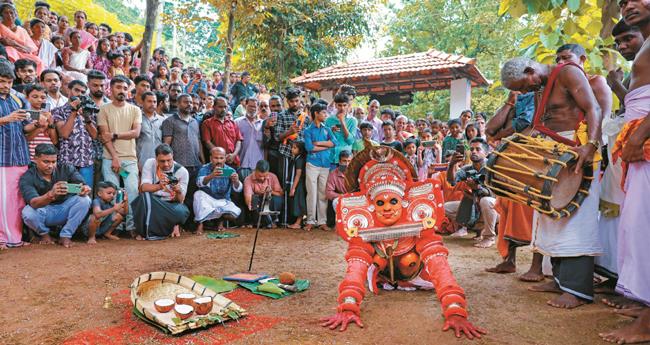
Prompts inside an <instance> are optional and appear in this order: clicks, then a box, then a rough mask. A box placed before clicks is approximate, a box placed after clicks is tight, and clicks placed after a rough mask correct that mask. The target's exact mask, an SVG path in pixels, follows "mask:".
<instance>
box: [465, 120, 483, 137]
mask: <svg viewBox="0 0 650 345" xmlns="http://www.w3.org/2000/svg"><path fill="white" fill-rule="evenodd" d="M479 135H480V132H479V129H478V126H476V124H475V123H474V122H470V123H468V124H467V127H465V140H466V141H467V142H470V141H471V140H472V139H474V138H476V137H477V136H479Z"/></svg>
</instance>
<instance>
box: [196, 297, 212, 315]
mask: <svg viewBox="0 0 650 345" xmlns="http://www.w3.org/2000/svg"><path fill="white" fill-rule="evenodd" d="M194 309H195V310H196V313H197V314H199V315H205V314H207V313H209V312H210V311H211V310H212V297H210V296H205V297H199V298H195V299H194Z"/></svg>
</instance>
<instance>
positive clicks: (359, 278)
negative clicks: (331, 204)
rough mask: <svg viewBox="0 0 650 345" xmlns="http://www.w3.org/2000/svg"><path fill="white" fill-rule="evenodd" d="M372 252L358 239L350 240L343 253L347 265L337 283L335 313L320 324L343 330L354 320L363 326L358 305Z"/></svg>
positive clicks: (363, 292) (369, 247)
mask: <svg viewBox="0 0 650 345" xmlns="http://www.w3.org/2000/svg"><path fill="white" fill-rule="evenodd" d="M372 253H373V249H372V247H371V246H370V245H368V244H367V243H364V242H362V241H361V240H360V239H352V240H351V241H350V246H349V247H348V251H347V254H346V255H345V260H346V261H347V263H348V267H347V270H346V272H345V278H343V281H342V282H341V284H339V298H338V303H339V306H338V308H336V314H335V315H333V316H330V317H327V318H323V319H321V321H322V324H321V325H322V326H324V327H329V328H330V329H336V328H337V327H338V326H341V331H344V330H346V329H347V327H348V324H349V323H350V322H355V323H356V324H357V325H358V326H359V327H363V324H362V323H361V318H360V314H361V312H360V307H361V301H362V300H363V297H364V296H365V294H366V288H365V285H366V279H367V273H368V267H369V266H370V265H371V264H372V256H371V254H372Z"/></svg>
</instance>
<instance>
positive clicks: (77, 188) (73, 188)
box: [68, 183, 81, 194]
mask: <svg viewBox="0 0 650 345" xmlns="http://www.w3.org/2000/svg"><path fill="white" fill-rule="evenodd" d="M79 193H81V183H68V194H79Z"/></svg>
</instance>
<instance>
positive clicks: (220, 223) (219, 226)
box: [217, 222, 226, 231]
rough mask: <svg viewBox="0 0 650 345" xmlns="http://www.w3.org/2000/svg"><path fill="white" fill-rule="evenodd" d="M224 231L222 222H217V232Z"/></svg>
mask: <svg viewBox="0 0 650 345" xmlns="http://www.w3.org/2000/svg"><path fill="white" fill-rule="evenodd" d="M225 230H226V227H225V226H223V223H222V222H219V225H218V226H217V231H225Z"/></svg>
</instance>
